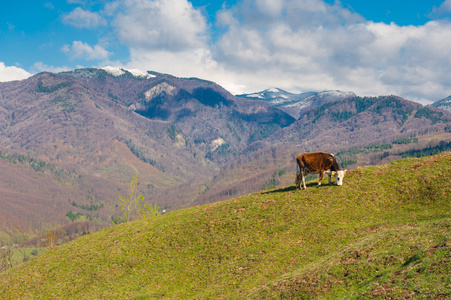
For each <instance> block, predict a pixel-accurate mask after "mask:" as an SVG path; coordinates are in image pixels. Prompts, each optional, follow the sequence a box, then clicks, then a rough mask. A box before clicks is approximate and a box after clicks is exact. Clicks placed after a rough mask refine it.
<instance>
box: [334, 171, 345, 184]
mask: <svg viewBox="0 0 451 300" xmlns="http://www.w3.org/2000/svg"><path fill="white" fill-rule="evenodd" d="M345 172H346V170H344V171H343V170H340V171H337V172H335V181H336V182H337V185H342V184H343V177H345Z"/></svg>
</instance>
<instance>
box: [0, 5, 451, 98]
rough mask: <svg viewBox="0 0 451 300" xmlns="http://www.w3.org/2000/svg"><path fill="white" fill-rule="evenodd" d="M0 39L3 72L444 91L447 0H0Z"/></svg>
mask: <svg viewBox="0 0 451 300" xmlns="http://www.w3.org/2000/svg"><path fill="white" fill-rule="evenodd" d="M0 45H1V46H0V81H10V80H19V79H24V78H27V77H29V76H31V75H33V74H36V73H39V72H43V71H50V72H60V71H65V70H71V69H76V68H81V67H104V66H108V65H110V66H115V67H122V68H127V69H141V70H154V71H158V72H163V73H169V74H173V75H176V76H181V77H193V76H196V77H200V78H203V79H208V80H212V81H215V82H218V83H219V84H221V85H222V86H224V87H225V88H226V89H228V90H229V91H231V92H233V93H250V92H255V91H260V90H263V89H266V88H270V87H279V88H283V89H286V90H288V91H291V92H306V91H320V90H331V89H338V90H343V91H353V92H355V93H357V94H358V95H362V96H364V95H365V96H366V95H368V96H374V95H386V94H395V95H399V96H402V97H405V98H407V99H409V100H414V101H418V102H421V103H423V104H428V103H431V102H433V101H437V100H440V99H442V98H445V97H447V96H449V95H451V76H449V74H451V55H449V54H450V51H451V50H450V49H451V0H446V1H445V0H410V1H407V0H405V1H404V0H378V1H362V0H341V1H336V0H233V1H228V0H226V1H204V0H193V1H188V0H120V1H106V0H92V1H90V0H67V1H66V0H47V1H36V0H33V1H31V0H30V1H21V0H18V1H1V2H0Z"/></svg>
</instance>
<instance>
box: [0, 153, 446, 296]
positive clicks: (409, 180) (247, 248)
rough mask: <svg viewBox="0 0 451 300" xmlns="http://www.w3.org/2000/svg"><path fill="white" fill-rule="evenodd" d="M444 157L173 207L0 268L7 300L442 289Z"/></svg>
mask: <svg viewBox="0 0 451 300" xmlns="http://www.w3.org/2000/svg"><path fill="white" fill-rule="evenodd" d="M450 172H451V154H450V153H445V154H441V155H438V156H433V157H427V158H422V159H408V160H400V161H395V162H392V163H389V164H386V165H380V166H372V167H365V168H360V169H356V170H354V171H351V172H349V173H348V174H347V176H346V177H345V182H344V185H343V186H341V187H337V186H327V185H324V186H322V187H320V188H316V187H315V185H316V183H315V182H312V183H310V184H308V188H307V190H305V191H304V190H295V189H294V188H293V187H292V186H289V187H286V188H283V189H277V190H270V191H267V192H262V193H257V194H249V195H246V196H242V197H240V198H235V199H230V200H228V201H223V202H218V203H215V204H210V205H205V206H200V207H194V208H189V209H181V210H177V211H173V212H171V213H168V214H166V215H162V216H159V217H155V218H149V219H142V220H138V221H135V222H132V223H127V224H123V225H119V226H115V227H112V228H108V229H104V230H102V231H100V232H97V233H94V234H91V235H88V236H85V237H82V238H79V239H78V240H75V241H73V242H71V243H68V244H65V245H63V246H60V247H58V248H56V249H54V250H51V251H48V252H47V253H45V254H43V255H42V256H39V257H37V258H36V259H33V260H32V261H29V262H27V263H25V264H23V265H20V266H18V267H16V268H14V269H11V270H9V271H7V272H5V273H2V274H0V295H2V297H3V298H4V299H61V298H65V299H81V298H82V299H99V298H100V299H106V298H108V299H112V298H116V299H117V298H122V299H157V298H158V299H239V298H241V299H242V298H254V299H265V298H266V299H284V298H285V299H293V298H298V299H303V298H306V297H309V298H318V297H321V298H326V299H336V298H340V297H342V298H364V297H367V296H368V297H381V298H382V297H385V298H387V297H390V298H395V299H400V298H403V299H404V298H411V297H413V296H415V295H420V294H421V296H422V297H425V298H434V297H435V298H440V297H443V298H446V297H450V296H451V286H450V285H449V278H450V275H451V274H450V270H451V262H450V257H451V247H450V245H451V233H450V230H449V229H450V228H451V199H450V194H451V186H450V185H449V179H448V178H447V176H444V175H445V174H449V173H450Z"/></svg>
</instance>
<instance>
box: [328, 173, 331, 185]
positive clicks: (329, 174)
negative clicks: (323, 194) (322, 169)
mask: <svg viewBox="0 0 451 300" xmlns="http://www.w3.org/2000/svg"><path fill="white" fill-rule="evenodd" d="M327 176H329V185H332V178H331V177H332V172H327Z"/></svg>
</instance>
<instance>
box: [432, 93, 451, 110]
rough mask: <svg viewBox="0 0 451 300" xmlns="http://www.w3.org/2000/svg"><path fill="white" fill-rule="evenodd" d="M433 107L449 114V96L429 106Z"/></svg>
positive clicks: (450, 107)
mask: <svg viewBox="0 0 451 300" xmlns="http://www.w3.org/2000/svg"><path fill="white" fill-rule="evenodd" d="M431 106H433V107H437V108H441V109H444V110H447V111H449V112H451V96H448V97H446V98H445V99H442V100H439V101H436V102H434V103H432V104H431Z"/></svg>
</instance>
